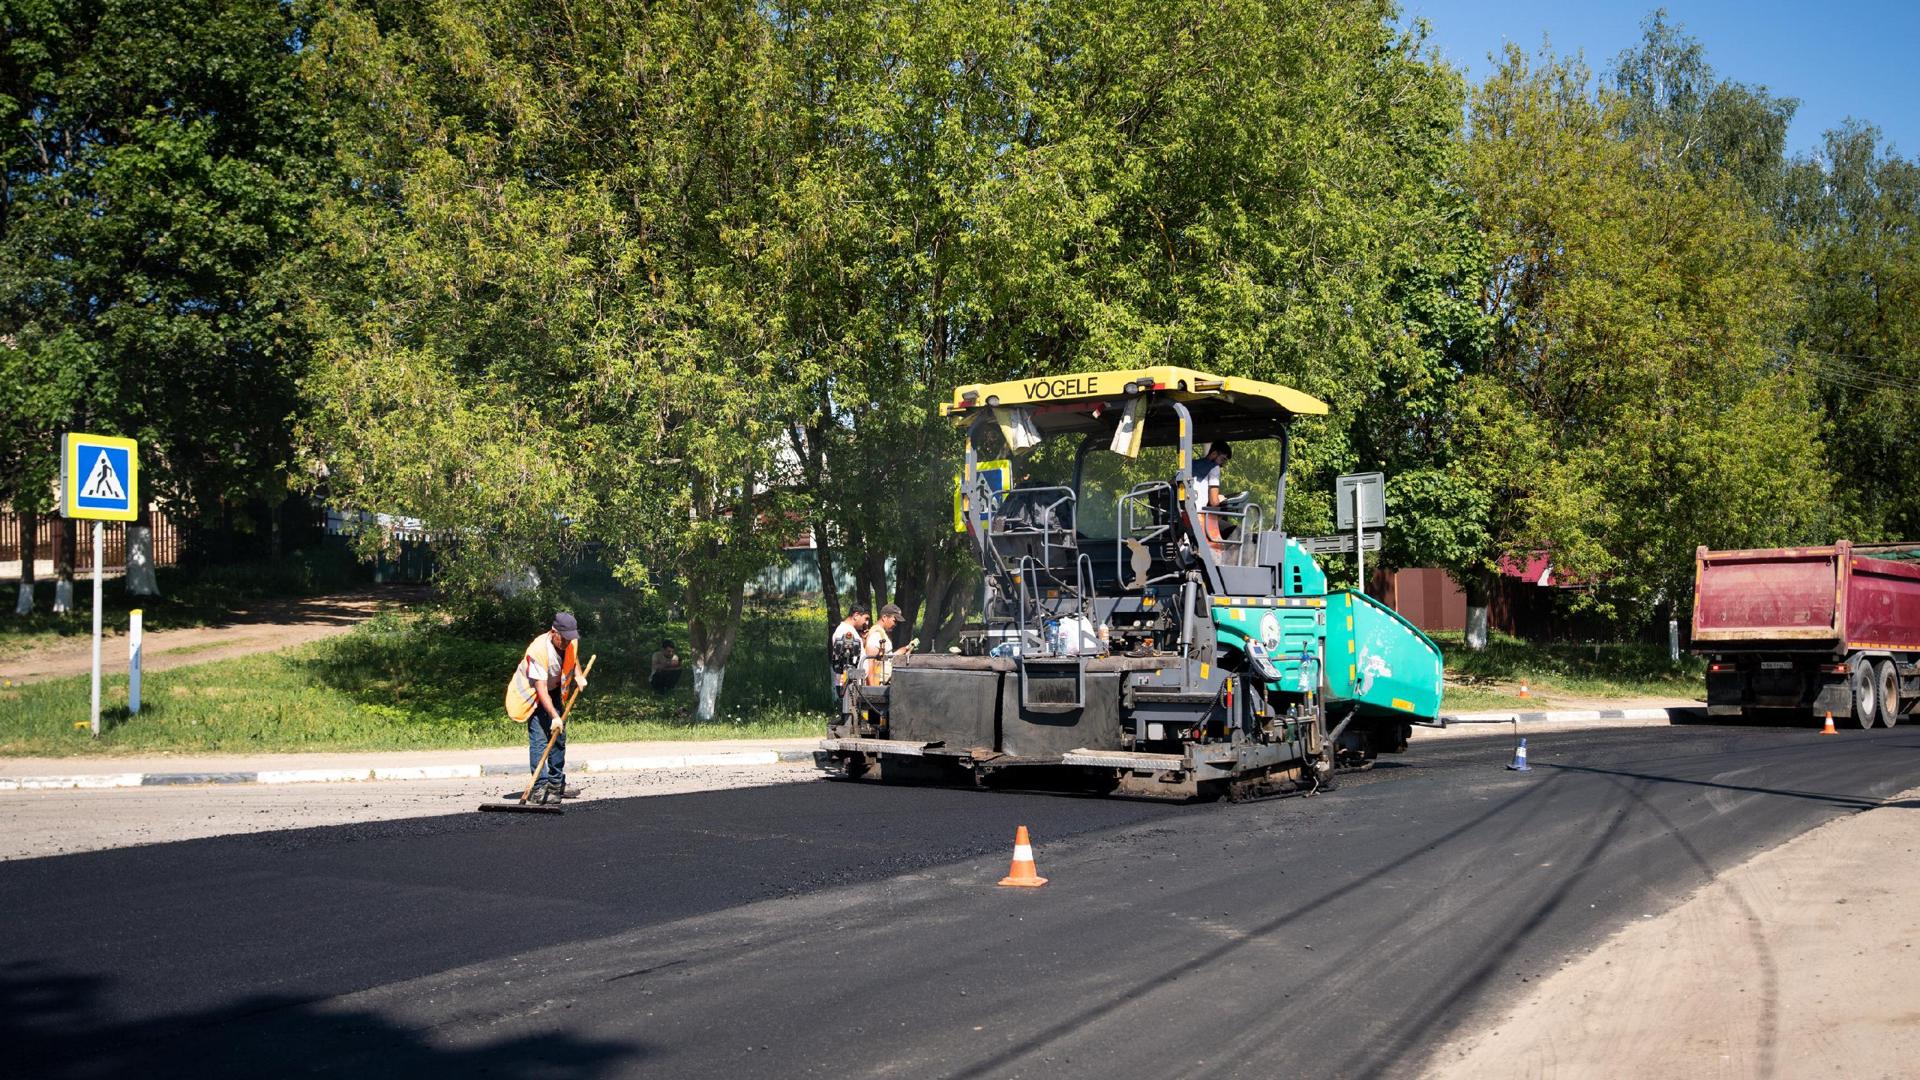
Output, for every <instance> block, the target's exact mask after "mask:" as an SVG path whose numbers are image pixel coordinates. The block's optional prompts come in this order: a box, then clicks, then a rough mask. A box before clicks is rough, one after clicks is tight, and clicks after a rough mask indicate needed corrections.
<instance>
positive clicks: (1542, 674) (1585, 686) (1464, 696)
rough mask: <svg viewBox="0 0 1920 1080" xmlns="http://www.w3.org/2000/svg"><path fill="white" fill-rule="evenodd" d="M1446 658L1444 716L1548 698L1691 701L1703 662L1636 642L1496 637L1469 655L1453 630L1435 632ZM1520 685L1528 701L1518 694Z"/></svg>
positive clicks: (1540, 703)
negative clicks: (1572, 642)
mask: <svg viewBox="0 0 1920 1080" xmlns="http://www.w3.org/2000/svg"><path fill="white" fill-rule="evenodd" d="M1432 636H1433V639H1434V641H1435V642H1436V643H1438V644H1439V645H1440V649H1441V652H1442V654H1443V655H1444V657H1445V659H1446V673H1447V691H1446V709H1447V711H1448V712H1468V711H1473V710H1476V709H1518V708H1527V707H1533V708H1543V707H1551V704H1552V700H1553V699H1554V698H1634V697H1678V698H1695V697H1699V696H1700V695H1701V694H1703V693H1704V692H1705V685H1704V683H1703V682H1702V679H1703V678H1704V675H1705V670H1706V665H1705V663H1704V662H1703V661H1702V660H1700V658H1699V657H1696V656H1690V655H1684V654H1683V655H1682V656H1681V658H1680V661H1679V662H1678V663H1675V662H1674V661H1673V660H1672V659H1670V658H1669V656H1668V654H1667V649H1666V648H1665V647H1664V646H1660V645H1646V644H1640V643H1637V642H1625V643H1621V642H1616V643H1608V644H1586V645H1559V644H1536V643H1533V642H1527V641H1521V640H1519V639H1517V638H1513V637H1509V636H1507V635H1505V634H1495V635H1493V637H1492V638H1491V639H1490V640H1489V641H1488V642H1487V647H1486V648H1485V649H1483V650H1481V651H1479V652H1474V651H1471V650H1469V649H1468V648H1467V647H1466V643H1465V641H1464V640H1463V635H1462V634H1460V633H1459V632H1458V631H1454V632H1450V633H1449V632H1442V633H1436V634H1434V635H1432ZM1523 680H1524V681H1525V682H1526V684H1527V687H1528V690H1529V691H1530V693H1531V695H1532V696H1531V697H1525V698H1523V697H1521V696H1520V694H1519V689H1520V684H1521V682H1522V681H1523Z"/></svg>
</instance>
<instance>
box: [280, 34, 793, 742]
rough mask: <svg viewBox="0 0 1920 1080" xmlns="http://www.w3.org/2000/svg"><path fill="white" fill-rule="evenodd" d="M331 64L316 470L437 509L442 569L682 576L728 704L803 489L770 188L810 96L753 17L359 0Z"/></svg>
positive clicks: (366, 502)
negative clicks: (791, 427) (792, 123)
mask: <svg viewBox="0 0 1920 1080" xmlns="http://www.w3.org/2000/svg"><path fill="white" fill-rule="evenodd" d="M308 62H309V75H310V78H311V79H312V82H313V86H314V88H315V90H316V92H317V93H318V94H319V95H320V100H321V102H322V104H323V106H324V108H325V109H326V110H327V112H328V114H329V115H330V116H331V117H332V118H333V121H334V137H335V139H336V141H337V144H338V146H339V148H340V154H339V159H338V167H339V169H340V171H341V175H342V176H343V178H344V179H343V184H342V185H341V186H340V187H339V188H337V189H336V190H335V191H333V192H332V193H331V194H330V196H329V197H328V199H327V200H326V203H325V205H324V206H323V208H322V210H321V211H320V213H319V215H318V217H317V229H318V232H319V234H320V236H321V244H320V246H319V247H318V248H317V249H316V251H315V257H314V258H313V259H312V260H311V261H310V263H309V264H308V273H309V275H310V276H309V279H308V280H309V286H308V287H309V289H310V295H311V298H312V300H311V304H310V307H309V314H310V317H311V320H312V324H313V326H314V327H315V333H316V337H317V340H318V343H319V345H318V351H317V356H316V364H315V369H314V373H313V375H312V377H311V379H310V380H309V382H308V384H307V386H306V391H307V396H308V402H309V408H310V410H311V411H310V413H309V415H308V417H307V419H306V420H305V421H304V422H303V424H302V425H301V428H300V439H301V444H302V449H303V453H304V455H305V459H306V460H307V461H308V462H309V463H310V466H311V469H312V472H313V475H315V476H317V477H322V478H323V482H324V485H325V489H326V491H327V494H328V497H329V498H330V499H331V500H332V501H334V502H335V503H337V504H339V505H341V506H342V507H344V508H346V509H349V510H367V511H374V512H383V511H384V512H391V513H401V514H407V515H412V516H417V517H419V518H421V519H423V521H424V522H425V523H426V525H427V527H429V528H430V529H432V530H434V531H436V532H437V533H438V534H439V535H440V536H441V537H442V538H443V540H444V543H445V546H446V549H447V556H448V557H447V560H446V562H445V563H444V564H443V565H444V568H445V572H446V581H447V584H448V585H449V586H450V587H451V588H453V589H455V590H456V591H461V592H464V593H465V594H467V595H469V596H477V595H479V594H482V593H483V592H484V591H485V590H486V588H487V587H488V585H489V584H490V583H491V582H492V581H493V580H494V579H495V578H496V577H497V576H498V575H500V574H501V573H503V572H510V571H514V570H516V569H520V568H524V567H526V566H529V565H532V566H534V567H536V568H539V569H544V570H550V569H552V568H554V567H555V566H557V565H558V564H559V563H560V562H561V561H562V560H563V558H564V557H565V556H566V555H567V553H568V552H570V551H572V550H575V549H577V548H578V547H579V546H581V545H583V544H586V543H598V544H600V545H603V546H604V549H605V552H606V553H607V557H608V558H609V559H610V560H611V561H612V563H613V565H614V566H615V568H616V571H617V572H618V573H619V574H620V576H621V577H622V578H623V579H625V580H626V581H628V582H629V583H632V584H634V585H637V586H641V587H645V586H646V585H647V584H648V583H649V582H650V581H651V580H652V579H653V577H654V575H655V573H656V572H662V573H666V574H670V575H672V576H674V577H675V578H677V579H678V580H679V581H680V582H682V583H683V585H684V592H683V594H682V602H683V604H684V606H685V608H686V611H687V616H688V622H689V637H690V646H691V650H690V651H691V654H692V660H693V668H694V673H695V684H696V689H697V692H698V698H699V703H700V707H699V715H700V717H701V718H702V719H708V718H711V717H712V716H713V714H714V710H715V708H716V706H717V702H718V700H719V695H720V691H721V688H722V683H723V679H724V677H725V670H726V665H727V663H728V660H729V658H730V656H731V653H732V648H733V642H734V638H735V635H736V633H737V631H738V628H739V621H740V617H741V611H742V604H743V587H744V583H745V581H746V580H747V578H748V577H750V576H751V575H752V573H753V572H754V571H756V570H758V569H759V568H761V567H762V566H764V565H766V563H767V562H768V561H769V560H770V558H771V557H772V555H773V554H774V553H775V552H777V549H778V546H779V543H780V541H781V539H782V538H783V534H784V533H785V531H786V525H787V522H788V520H789V515H790V513H791V511H793V510H794V509H795V508H796V503H795V501H794V499H793V498H792V496H791V494H790V491H791V477H790V476H789V475H788V473H789V472H790V470H791V465H790V463H788V462H785V461H783V459H782V458H781V455H780V453H779V450H780V446H781V441H782V438H783V430H784V426H783V420H784V418H785V417H787V416H790V415H792V413H793V412H794V409H793V407H792V406H791V405H790V404H789V399H790V398H791V397H792V395H793V393H794V391H793V390H792V389H791V388H790V386H789V384H787V383H785V382H783V381H782V380H781V379H780V378H778V377H777V364H776V361H777V358H778V356H779V352H778V349H777V347H776V346H777V343H778V342H779V341H780V326H781V324H780V319H779V314H780V313H779V310H778V306H777V304H776V303H774V302H773V301H771V300H769V298H768V297H767V296H766V295H764V293H763V290H766V289H769V288H771V289H773V293H774V296H775V297H777V296H778V289H777V284H778V282H779V280H780V279H781V276H782V275H783V273H784V269H783V265H782V260H783V248H782V246H781V241H782V239H783V238H782V236H781V234H780V233H779V231H778V230H777V229H775V228H773V227H771V225H770V222H771V221H773V220H774V219H775V217H776V214H775V213H774V209H775V207H774V201H775V200H776V199H777V197H778V196H779V195H780V194H781V193H782V192H783V191H786V190H788V185H786V184H785V182H784V181H783V177H784V176H786V175H787V174H788V173H789V172H790V170H791V168H792V163H791V161H790V159H789V158H788V156H787V154H786V150H787V149H788V146H789V137H788V132H787V127H786V125H787V119H786V113H785V106H786V105H787V104H788V102H787V101H786V99H785V98H783V97H782V96H781V91H782V90H783V89H784V87H786V86H788V85H790V83H789V80H788V78H787V73H786V71H785V70H784V69H783V67H782V57H781V55H780V54H779V53H778V51H777V50H776V49H775V48H774V41H773V36H772V33H771V28H770V26H769V25H768V23H767V22H766V20H765V19H763V18H762V17H761V15H760V13H759V11H758V9H757V8H751V7H747V8H741V7H736V6H732V5H725V4H702V5H694V6H691V7H688V8H684V9H683V8H674V9H672V10H663V9H661V8H659V7H657V6H647V5H639V4H629V3H620V2H612V0H609V2H604V3H583V4H572V5H560V4H552V3H541V2H535V0H517V2H508V3H490V4H484V5H483V4H478V3H469V2H465V0H444V2H437V3H430V4H421V5H417V4H412V3H406V4H400V3H395V4H380V3H374V4H366V5H359V4H347V3H343V4H337V5H333V6H331V7H329V8H328V9H327V10H326V12H325V14H324V17H323V18H322V19H321V20H320V22H319V23H318V24H317V26H316V28H315V33H314V38H313V48H312V50H311V53H310V55H309V58H308Z"/></svg>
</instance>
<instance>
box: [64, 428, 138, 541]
mask: <svg viewBox="0 0 1920 1080" xmlns="http://www.w3.org/2000/svg"><path fill="white" fill-rule="evenodd" d="M60 513H61V515H62V516H63V517H70V518H81V519H83V520H87V521H132V520H133V519H134V518H136V517H139V516H140V444H139V443H138V442H136V441H134V440H132V439H121V438H116V437H115V436H112V435H80V434H77V433H68V434H66V435H62V436H60Z"/></svg>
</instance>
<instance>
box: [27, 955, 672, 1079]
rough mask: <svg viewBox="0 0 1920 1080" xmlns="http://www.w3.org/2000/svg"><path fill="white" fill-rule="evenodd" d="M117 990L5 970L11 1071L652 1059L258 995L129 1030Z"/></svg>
mask: <svg viewBox="0 0 1920 1080" xmlns="http://www.w3.org/2000/svg"><path fill="white" fill-rule="evenodd" d="M107 990H108V980H106V979H103V978H99V977H95V976H80V975H71V974H63V973H59V972H56V971H53V970H51V969H49V968H47V967H45V966H43V965H40V964H34V963H24V962H14V963H7V964H3V965H0V1046H4V1047H5V1048H6V1049H5V1054H6V1059H7V1061H8V1062H9V1063H10V1065H9V1072H11V1073H12V1074H13V1075H16V1076H34V1077H45V1078H58V1077H99V1076H138V1077H146V1078H158V1077H189V1076H191V1077H196V1078H206V1077H223V1076H234V1077H258V1076H286V1075H290V1074H293V1073H305V1072H307V1071H309V1070H311V1069H312V1068H313V1067H314V1065H315V1063H316V1062H319V1061H325V1062H326V1067H327V1069H328V1071H330V1072H332V1073H334V1074H336V1075H342V1076H354V1075H361V1076H406V1077H449V1078H451V1077H474V1076H488V1077H503V1078H507V1080H517V1078H522V1077H524V1078H527V1080H534V1078H539V1080H591V1078H594V1077H599V1076H606V1075H610V1074H612V1073H613V1072H614V1071H615V1070H616V1069H624V1068H627V1067H628V1066H630V1065H631V1064H633V1063H634V1062H636V1061H638V1060H640V1059H642V1058H643V1057H644V1056H645V1049H644V1048H643V1047H641V1046H638V1045H635V1044H630V1043H618V1042H606V1041H594V1040H588V1039H581V1038H578V1037H575V1036H572V1035H569V1034H567V1033H566V1032H564V1031H563V1030H561V1026H560V1024H559V1022H558V1021H555V1020H551V1019H548V1020H547V1021H546V1022H544V1023H543V1022H542V1021H541V1019H538V1018H534V1017H528V1018H525V1019H521V1020H518V1021H516V1022H513V1023H511V1024H510V1025H507V1026H509V1029H510V1030H513V1031H515V1032H516V1033H515V1034H514V1035H511V1036H509V1037H506V1038H502V1039H499V1040H497V1041H494V1042H490V1043H486V1044H484V1045H479V1046H466V1047H445V1046H435V1045H432V1044H430V1042H429V1041H428V1040H427V1039H426V1038H425V1037H423V1034H422V1033H421V1032H418V1031H413V1030H409V1029H407V1028H404V1027H401V1026H399V1025H397V1024H395V1023H393V1022H392V1021H390V1020H388V1019H386V1018H385V1017H382V1016H379V1015H377V1014H375V1013H372V1012H367V1011H364V1010H349V1009H341V1008H335V1007H330V1006H328V1005H327V1004H326V1003H325V1002H314V1001H303V1000H300V999H298V998H293V997H281V996H257V997H253V998H248V999H245V1000H242V1001H239V1002H237V1003H235V1004H234V1005H232V1006H230V1007H227V1008H222V1009H219V1010H215V1011H210V1012H203V1013H196V1014H188V1015H177V1016H170V1017H164V1018H156V1019H153V1020H147V1021H137V1022H133V1023H123V1022H118V1021H116V1020H115V1019H114V1018H113V1017H111V1016H110V1015H108V1013H107V1009H106V1007H105V1005H104V1003H103V1001H102V999H103V997H104V996H105V994H106V992H107Z"/></svg>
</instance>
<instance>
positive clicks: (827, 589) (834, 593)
mask: <svg viewBox="0 0 1920 1080" xmlns="http://www.w3.org/2000/svg"><path fill="white" fill-rule="evenodd" d="M826 536H827V534H826V532H825V531H824V530H823V529H821V527H820V525H819V524H818V523H815V525H814V526H813V557H814V559H815V560H817V561H818V562H819V563H820V599H822V600H824V601H826V605H827V632H828V633H832V632H833V628H834V627H836V626H839V625H840V583H839V582H837V581H835V580H834V579H833V552H832V551H831V550H829V549H828V548H827V540H826Z"/></svg>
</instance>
